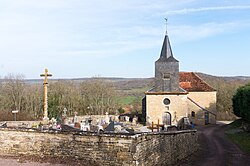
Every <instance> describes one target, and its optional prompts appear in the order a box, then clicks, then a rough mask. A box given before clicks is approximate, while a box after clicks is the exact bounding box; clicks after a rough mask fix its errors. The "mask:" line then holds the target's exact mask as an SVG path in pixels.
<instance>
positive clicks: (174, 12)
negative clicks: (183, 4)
mask: <svg viewBox="0 0 250 166" xmlns="http://www.w3.org/2000/svg"><path fill="white" fill-rule="evenodd" d="M245 9H250V6H221V7H200V8H189V9H180V10H171V11H167V12H164V13H162V15H167V16H169V15H183V14H189V13H195V12H205V11H216V10H245Z"/></svg>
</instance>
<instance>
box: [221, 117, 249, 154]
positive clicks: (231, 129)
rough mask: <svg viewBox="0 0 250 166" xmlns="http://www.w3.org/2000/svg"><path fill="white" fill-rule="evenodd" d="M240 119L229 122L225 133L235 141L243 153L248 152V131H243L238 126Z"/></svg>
mask: <svg viewBox="0 0 250 166" xmlns="http://www.w3.org/2000/svg"><path fill="white" fill-rule="evenodd" d="M241 124H242V120H241V119H238V120H236V121H234V122H232V123H231V124H229V126H228V128H227V130H226V131H225V134H226V135H227V136H228V138H230V139H231V140H232V141H233V142H234V143H236V144H237V145H238V146H239V147H240V148H241V149H242V150H243V151H244V152H245V153H247V154H250V133H249V132H246V131H243V130H242V129H241V128H240V127H241Z"/></svg>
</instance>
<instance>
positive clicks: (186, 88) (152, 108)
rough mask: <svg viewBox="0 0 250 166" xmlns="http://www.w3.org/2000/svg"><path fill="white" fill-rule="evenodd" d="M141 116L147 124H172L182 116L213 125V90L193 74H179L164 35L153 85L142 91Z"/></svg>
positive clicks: (197, 122)
mask: <svg viewBox="0 0 250 166" xmlns="http://www.w3.org/2000/svg"><path fill="white" fill-rule="evenodd" d="M143 115H144V117H145V120H146V122H147V123H148V124H150V123H152V122H154V123H157V122H158V120H159V121H160V123H161V124H167V125H174V124H177V123H178V121H179V120H180V119H181V118H183V117H189V119H190V121H192V122H193V123H195V124H199V125H203V124H209V123H212V124H214V123H216V91H215V90H214V89H213V88H212V87H211V86H209V85H208V84H207V83H206V82H205V81H203V80H202V79H201V78H200V77H199V76H197V75H196V74H195V73H193V72H179V61H178V60H176V59H175V58H174V56H173V52H172V49H171V45H170V41H169V37H168V34H167V33H166V35H165V38H164V41H163V45H162V49H161V54H160V58H159V59H158V60H157V61H156V62H155V86H154V88H152V89H151V90H149V91H147V92H145V97H144V99H143Z"/></svg>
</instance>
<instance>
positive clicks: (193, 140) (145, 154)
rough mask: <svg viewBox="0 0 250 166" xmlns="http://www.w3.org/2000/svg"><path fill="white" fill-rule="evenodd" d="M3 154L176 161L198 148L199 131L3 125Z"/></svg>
mask: <svg viewBox="0 0 250 166" xmlns="http://www.w3.org/2000/svg"><path fill="white" fill-rule="evenodd" d="M0 149H1V151H0V155H6V154H12V155H19V154H23V155H36V156H40V157H46V156H50V157H56V156H58V157H72V158H77V159H79V160H83V162H84V161H88V162H91V163H95V164H97V165H147V166H150V165H173V164H176V163H178V162H179V161H181V160H183V159H186V158H187V157H188V156H190V155H191V154H192V153H194V152H195V151H196V150H197V133H196V131H195V130H192V131H176V132H173V133H143V134H135V135H120V134H119V135H117V134H93V133H81V134H79V133H78V134H77V133H49V132H38V131H33V130H22V131H17V130H11V129H0Z"/></svg>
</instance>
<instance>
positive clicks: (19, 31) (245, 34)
mask: <svg viewBox="0 0 250 166" xmlns="http://www.w3.org/2000/svg"><path fill="white" fill-rule="evenodd" d="M249 16H250V0H237V1H234V0H220V1H217V0H178V1H175V0H126V1H125V0H106V1H104V0H91V1H90V0H88V1H87V0H40V1H38V0H0V58H1V61H0V76H1V77H4V76H5V75H7V74H8V73H13V74H17V73H20V74H23V75H24V76H25V77H26V78H39V75H40V73H42V72H43V71H44V68H45V67H47V68H48V69H49V71H50V72H51V73H52V74H53V77H54V78H79V77H92V76H103V77H153V76H154V62H155V60H157V58H158V57H159V55H160V50H161V46H162V42H163V38H164V34H165V29H166V28H165V21H164V18H165V17H167V18H168V34H169V36H170V41H171V44H172V50H173V53H174V56H175V57H176V59H178V60H179V61H180V70H181V71H195V72H204V73H207V74H212V75H218V76H236V75H244V76H250V70H249V67H250V65H249V62H250V17H249Z"/></svg>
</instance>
